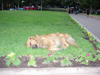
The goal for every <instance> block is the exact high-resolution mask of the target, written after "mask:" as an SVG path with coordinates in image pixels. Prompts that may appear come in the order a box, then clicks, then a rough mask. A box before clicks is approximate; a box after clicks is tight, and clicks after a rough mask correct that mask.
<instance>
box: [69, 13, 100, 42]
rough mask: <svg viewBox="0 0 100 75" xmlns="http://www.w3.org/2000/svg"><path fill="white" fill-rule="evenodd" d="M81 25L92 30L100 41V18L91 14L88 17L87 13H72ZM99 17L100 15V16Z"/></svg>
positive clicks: (89, 30)
mask: <svg viewBox="0 0 100 75" xmlns="http://www.w3.org/2000/svg"><path fill="white" fill-rule="evenodd" d="M70 16H71V17H72V18H74V19H75V20H76V21H77V22H78V23H79V24H80V25H81V26H84V28H85V29H86V30H87V31H88V32H90V33H91V34H92V35H93V36H94V37H95V38H96V39H97V40H98V41H99V42H100V20H99V19H98V20H97V18H93V17H92V16H90V17H89V18H87V16H86V15H82V14H77V15H75V14H70ZM98 18H99V17H98Z"/></svg>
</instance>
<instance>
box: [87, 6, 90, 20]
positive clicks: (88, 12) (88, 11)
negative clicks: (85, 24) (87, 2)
mask: <svg viewBox="0 0 100 75" xmlns="http://www.w3.org/2000/svg"><path fill="white" fill-rule="evenodd" d="M89 14H90V10H89V8H88V9H87V18H88V17H89Z"/></svg>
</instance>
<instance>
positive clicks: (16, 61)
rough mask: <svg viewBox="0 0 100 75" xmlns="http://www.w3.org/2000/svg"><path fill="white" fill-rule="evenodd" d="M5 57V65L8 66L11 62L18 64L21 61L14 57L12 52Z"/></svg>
mask: <svg viewBox="0 0 100 75" xmlns="http://www.w3.org/2000/svg"><path fill="white" fill-rule="evenodd" d="M5 59H8V60H7V62H6V65H7V66H10V64H11V63H13V65H15V66H18V65H20V63H21V61H20V60H19V59H18V58H16V55H15V54H14V53H13V52H12V53H10V54H8V55H7V56H6V58H5Z"/></svg>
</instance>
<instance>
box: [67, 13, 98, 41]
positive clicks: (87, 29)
mask: <svg viewBox="0 0 100 75" xmlns="http://www.w3.org/2000/svg"><path fill="white" fill-rule="evenodd" d="M69 16H70V17H71V18H73V17H72V16H71V15H69ZM73 19H74V20H75V21H76V22H78V23H79V24H80V25H81V26H83V27H84V29H85V30H86V31H87V32H90V33H91V34H92V36H93V38H95V39H96V40H97V41H98V42H100V40H99V39H98V38H97V37H95V36H94V35H93V33H92V32H91V31H89V30H88V29H87V28H86V27H85V26H84V25H83V24H81V23H80V22H79V21H78V20H76V19H75V18H73Z"/></svg>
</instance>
